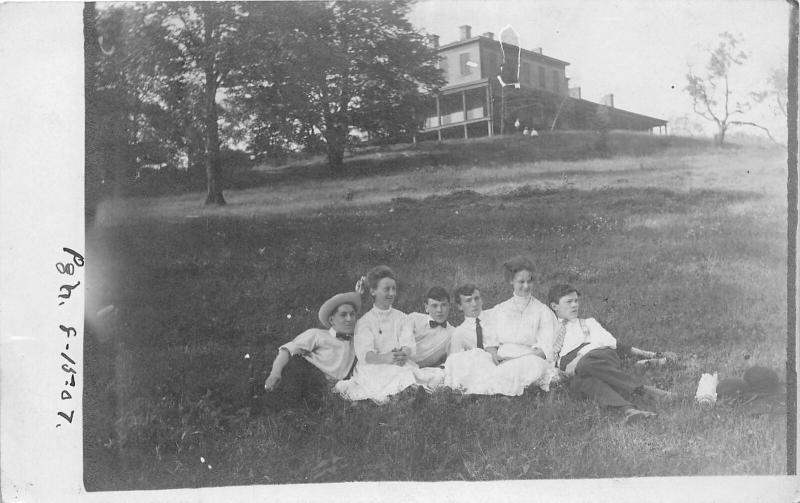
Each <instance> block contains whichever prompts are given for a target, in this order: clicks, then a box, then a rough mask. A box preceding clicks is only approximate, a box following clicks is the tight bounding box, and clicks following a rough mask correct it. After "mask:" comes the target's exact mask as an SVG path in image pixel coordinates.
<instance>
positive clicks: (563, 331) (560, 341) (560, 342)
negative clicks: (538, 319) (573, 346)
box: [553, 320, 567, 361]
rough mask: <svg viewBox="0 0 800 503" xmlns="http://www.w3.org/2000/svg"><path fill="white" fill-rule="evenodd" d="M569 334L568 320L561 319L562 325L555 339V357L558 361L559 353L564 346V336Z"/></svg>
mask: <svg viewBox="0 0 800 503" xmlns="http://www.w3.org/2000/svg"><path fill="white" fill-rule="evenodd" d="M566 335H567V320H561V326H559V327H558V333H557V334H556V338H555V340H554V341H553V359H554V360H555V361H558V355H559V353H561V348H562V347H563V346H564V337H565V336H566Z"/></svg>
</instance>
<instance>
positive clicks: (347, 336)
mask: <svg viewBox="0 0 800 503" xmlns="http://www.w3.org/2000/svg"><path fill="white" fill-rule="evenodd" d="M336 338H337V339H341V340H343V341H349V340H350V339H352V338H353V334H348V333H345V332H336Z"/></svg>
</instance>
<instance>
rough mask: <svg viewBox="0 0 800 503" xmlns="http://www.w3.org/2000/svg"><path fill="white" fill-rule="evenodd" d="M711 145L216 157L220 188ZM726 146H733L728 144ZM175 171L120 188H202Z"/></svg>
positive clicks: (548, 140) (555, 142)
mask: <svg viewBox="0 0 800 503" xmlns="http://www.w3.org/2000/svg"><path fill="white" fill-rule="evenodd" d="M710 148H713V145H712V144H711V141H710V140H704V139H697V138H685V137H674V136H657V135H651V134H648V133H636V132H631V131H611V132H609V133H606V134H601V133H599V132H595V131H555V132H552V133H549V132H543V133H542V135H541V136H539V137H537V138H535V139H532V138H530V137H525V136H522V135H514V136H502V137H500V136H494V137H491V138H488V137H487V138H473V139H469V140H447V141H445V142H442V143H438V142H431V141H428V142H420V143H417V144H415V145H410V144H400V145H384V146H363V147H353V148H351V149H350V150H349V151H348V152H347V153H346V156H345V169H344V171H343V172H342V173H333V172H331V170H330V168H328V165H327V161H326V158H325V156H324V155H310V154H303V153H299V154H296V155H294V156H293V158H294V159H293V160H292V162H290V163H287V164H283V165H279V166H275V165H273V164H263V165H252V164H248V163H244V162H241V160H239V161H238V162H237V161H236V160H235V159H234V160H232V161H226V160H224V159H223V161H222V170H223V177H224V183H225V186H226V187H228V188H232V189H235V190H241V189H246V188H250V187H258V186H263V185H271V184H274V183H280V182H285V181H287V180H311V179H314V180H326V179H331V178H345V179H353V178H362V177H364V176H375V175H381V174H382V175H390V174H399V173H403V172H407V171H414V170H417V169H420V168H428V167H432V168H440V167H448V166H470V165H475V166H498V165H501V164H502V165H506V164H508V163H516V162H526V163H530V162H541V161H558V160H580V159H596V158H603V157H619V156H642V155H651V154H655V153H658V152H663V151H665V150H670V151H673V152H674V151H677V150H683V151H691V150H698V149H705V150H707V149H710ZM729 148H736V146H731V147H729ZM184 175H185V174H182V173H180V172H169V171H168V172H164V173H146V174H145V176H143V177H142V178H139V179H137V180H135V181H134V182H133V183H132V184H131V185H130V186H129V187H127V188H126V192H127V194H128V195H131V196H145V197H146V196H154V195H156V196H157V195H164V194H176V193H185V192H192V191H200V190H203V189H204V185H203V184H204V183H205V180H204V179H201V180H196V181H191V180H189V179H188V178H186V177H185V176H184Z"/></svg>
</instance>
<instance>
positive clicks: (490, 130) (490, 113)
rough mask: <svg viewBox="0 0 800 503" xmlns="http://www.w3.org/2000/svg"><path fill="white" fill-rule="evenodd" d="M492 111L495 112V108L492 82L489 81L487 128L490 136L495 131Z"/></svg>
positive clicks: (487, 89)
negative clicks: (493, 108) (493, 105)
mask: <svg viewBox="0 0 800 503" xmlns="http://www.w3.org/2000/svg"><path fill="white" fill-rule="evenodd" d="M492 112H493V110H492V84H491V83H488V82H487V83H486V115H487V116H488V117H489V120H488V121H486V129H487V130H488V134H489V136H493V135H494V131H493V129H494V128H493V126H492V121H493V115H492Z"/></svg>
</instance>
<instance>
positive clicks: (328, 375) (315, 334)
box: [264, 292, 361, 408]
mask: <svg viewBox="0 0 800 503" xmlns="http://www.w3.org/2000/svg"><path fill="white" fill-rule="evenodd" d="M359 309H361V295H360V294H358V293H355V292H349V293H340V294H338V295H334V296H333V297H331V298H330V299H328V300H327V301H325V303H324V304H322V307H320V308H319V321H320V323H322V325H323V326H324V327H325V329H321V328H310V329H308V330H306V331H305V332H303V333H302V334H300V335H298V336H297V337H295V338H294V339H293V340H291V341H289V342H287V343H286V344H284V345H282V346H281V347H280V348H278V356H277V357H276V358H275V361H274V362H273V363H272V371H271V372H270V375H269V377H267V380H266V382H265V383H264V389H265V390H266V391H268V392H271V393H268V395H267V398H266V402H267V405H269V406H272V407H273V408H280V407H282V406H285V405H299V404H301V403H303V402H304V403H305V404H306V405H307V406H309V407H311V408H315V407H319V405H321V404H320V401H321V399H322V395H323V393H324V392H325V390H326V389H327V388H328V387H329V384H330V383H332V382H335V381H339V380H341V379H345V378H346V377H347V376H348V375H349V374H350V373H351V371H352V369H353V364H354V362H355V350H354V349H353V331H354V329H355V326H356V318H357V317H358V311H359Z"/></svg>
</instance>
